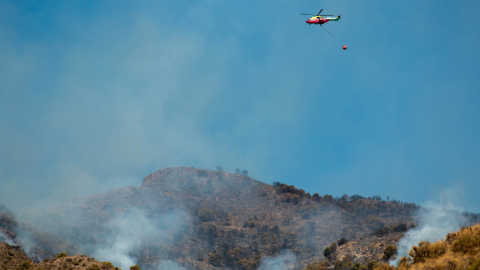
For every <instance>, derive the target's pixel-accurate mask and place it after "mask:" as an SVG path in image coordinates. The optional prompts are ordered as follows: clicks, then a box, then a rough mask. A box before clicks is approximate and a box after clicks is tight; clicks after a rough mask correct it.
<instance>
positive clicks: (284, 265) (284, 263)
mask: <svg viewBox="0 0 480 270" xmlns="http://www.w3.org/2000/svg"><path fill="white" fill-rule="evenodd" d="M296 264H297V259H296V257H295V255H293V253H292V252H291V251H290V250H284V251H282V252H281V254H280V255H278V256H276V257H268V256H267V257H264V258H262V261H261V263H260V266H259V267H258V269H259V270H288V269H294V268H295V266H296Z"/></svg>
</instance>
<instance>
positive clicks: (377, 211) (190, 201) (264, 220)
mask: <svg viewBox="0 0 480 270" xmlns="http://www.w3.org/2000/svg"><path fill="white" fill-rule="evenodd" d="M417 210H418V207H417V206H416V205H414V204H411V203H402V202H398V201H385V200H382V199H381V198H380V197H379V196H374V197H372V198H370V197H368V198H364V197H362V196H359V195H353V196H348V195H344V196H342V197H341V198H333V197H332V196H330V195H327V194H325V195H319V194H318V193H315V194H309V193H306V192H305V191H303V190H301V189H297V188H295V187H294V186H291V185H286V184H283V183H277V182H276V183H273V185H269V184H265V183H263V182H260V181H257V180H254V179H252V178H250V177H248V176H247V174H246V173H228V172H223V171H210V170H200V169H196V168H184V167H182V168H167V169H164V170H160V171H157V172H155V173H153V174H150V175H148V176H147V177H145V179H144V180H143V183H142V185H141V186H132V187H125V188H122V189H117V190H112V191H110V192H107V193H104V194H98V195H94V196H91V197H89V198H86V199H82V200H75V201H71V202H68V203H67V204H65V205H63V206H61V207H58V208H57V209H54V210H52V211H50V212H49V213H47V214H45V215H44V216H42V218H41V219H39V220H38V222H36V224H35V228H34V227H33V226H30V225H26V224H18V223H16V221H15V220H14V218H13V216H8V214H9V213H8V210H6V209H4V210H3V212H4V213H7V214H4V215H3V217H4V218H3V221H2V222H0V229H1V230H2V231H3V232H5V233H8V234H9V238H10V239H12V241H15V243H17V244H22V243H25V242H26V241H28V242H29V245H28V247H25V248H24V249H25V252H26V254H27V255H28V257H29V258H30V259H33V260H38V262H40V261H42V260H44V259H50V258H55V257H56V256H57V254H59V253H61V252H67V253H68V254H87V255H89V256H91V257H95V258H98V259H100V260H105V261H110V262H112V267H113V265H115V266H117V267H120V268H122V269H128V268H129V267H130V266H132V265H140V266H141V267H142V269H162V265H163V268H164V269H167V268H165V267H166V266H165V265H169V267H170V268H172V267H177V269H257V268H259V267H261V266H262V264H263V265H265V264H275V263H276V262H275V260H278V261H279V262H280V263H281V261H282V260H289V265H290V266H291V267H292V269H305V268H306V267H307V265H309V264H312V263H315V262H318V261H321V260H324V261H325V262H326V263H327V264H328V265H329V267H332V268H333V267H334V261H335V259H341V258H343V257H345V256H346V255H348V257H349V258H351V259H352V261H353V262H358V263H361V264H366V263H368V262H370V261H379V262H381V261H385V259H384V257H383V256H384V251H385V248H386V247H387V246H389V245H393V244H395V243H396V242H397V241H398V239H400V238H401V237H402V236H403V234H404V233H405V231H407V230H408V229H409V228H411V227H413V226H415V224H414V218H413V216H414V214H415V212H416V211H417ZM10 215H11V213H10ZM0 221H1V219H0ZM341 239H343V240H342V241H340V242H338V241H339V240H341ZM22 241H23V242H22ZM337 242H338V243H340V244H341V245H339V247H338V249H337V250H336V251H335V258H326V257H327V256H325V254H324V251H325V248H326V247H328V246H329V245H331V244H332V243H337ZM60 259H62V262H61V263H62V264H63V263H64V261H65V260H66V259H63V258H60ZM68 259H69V260H71V262H77V263H78V264H77V265H75V266H72V267H74V268H72V269H77V268H78V267H81V266H82V264H83V263H85V264H86V265H87V264H88V262H90V260H87V259H86V257H85V258H84V257H68ZM80 259H81V260H82V261H79V260H80ZM57 260H59V258H57ZM55 261H56V260H55ZM45 263H46V264H45V265H41V268H44V269H48V267H49V266H48V263H47V262H45ZM50 263H51V261H50ZM59 263H60V261H59ZM75 267H77V268H75ZM105 267H107V266H106V265H105ZM51 269H53V268H51ZM78 269H82V268H78ZM83 269H85V268H83ZM172 269H175V268H172Z"/></svg>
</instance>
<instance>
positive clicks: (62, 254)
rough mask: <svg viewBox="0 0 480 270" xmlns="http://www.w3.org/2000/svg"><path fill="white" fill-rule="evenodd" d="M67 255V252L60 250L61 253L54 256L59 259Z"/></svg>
mask: <svg viewBox="0 0 480 270" xmlns="http://www.w3.org/2000/svg"><path fill="white" fill-rule="evenodd" d="M67 256H68V255H67V253H65V252H62V253H60V254H58V255H57V256H55V258H57V259H60V258H65V257H67Z"/></svg>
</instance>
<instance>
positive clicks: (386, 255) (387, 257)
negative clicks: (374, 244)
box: [383, 245, 397, 261]
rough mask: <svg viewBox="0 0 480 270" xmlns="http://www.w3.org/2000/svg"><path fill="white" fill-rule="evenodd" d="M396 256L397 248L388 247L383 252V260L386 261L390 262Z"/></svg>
mask: <svg viewBox="0 0 480 270" xmlns="http://www.w3.org/2000/svg"><path fill="white" fill-rule="evenodd" d="M395 254H397V248H396V247H395V246H392V245H388V246H387V247H386V248H385V250H384V251H383V259H384V260H385V261H388V260H390V258H392V257H393V256H394V255H395Z"/></svg>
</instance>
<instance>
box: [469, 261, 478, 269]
mask: <svg viewBox="0 0 480 270" xmlns="http://www.w3.org/2000/svg"><path fill="white" fill-rule="evenodd" d="M468 270H480V259H478V260H476V261H475V262H474V263H473V264H472V265H470V266H469V267H468Z"/></svg>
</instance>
